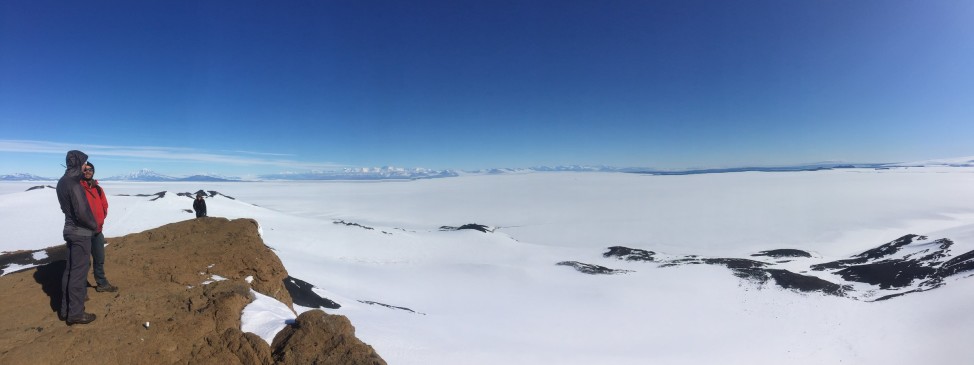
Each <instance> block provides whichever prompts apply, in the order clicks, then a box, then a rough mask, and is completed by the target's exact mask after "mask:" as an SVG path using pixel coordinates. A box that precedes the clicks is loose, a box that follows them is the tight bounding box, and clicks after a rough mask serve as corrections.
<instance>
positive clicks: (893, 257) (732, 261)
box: [560, 234, 974, 300]
mask: <svg viewBox="0 0 974 365" xmlns="http://www.w3.org/2000/svg"><path fill="white" fill-rule="evenodd" d="M953 246H954V242H953V241H951V240H950V239H947V238H941V239H937V240H930V239H929V238H928V237H926V236H920V235H915V234H908V235H904V236H902V237H900V238H897V239H895V240H893V241H890V242H887V243H885V244H882V245H880V246H878V247H876V248H873V249H870V250H866V251H864V252H862V253H859V254H856V255H853V256H851V257H850V258H847V259H841V260H835V261H828V262H823V263H815V264H811V265H809V266H807V267H808V270H811V271H819V272H822V275H817V276H810V275H802V274H799V273H795V272H794V271H790V270H785V269H781V268H778V267H776V266H777V265H778V264H782V263H787V262H790V261H788V260H785V261H776V262H765V261H759V260H752V259H743V258H707V257H700V256H697V255H687V256H682V257H677V258H671V259H660V258H659V257H658V256H659V255H658V254H657V253H655V252H653V251H646V250H640V249H633V248H628V247H619V246H615V247H610V248H609V251H608V252H605V253H603V256H604V257H617V258H618V259H620V260H622V259H625V260H629V261H647V262H654V263H656V264H657V265H658V267H661V268H664V267H673V266H681V265H701V264H704V265H721V266H724V267H727V268H728V269H730V270H731V272H732V273H733V274H734V275H735V276H737V277H739V278H742V279H745V280H748V281H752V282H756V283H759V284H762V285H763V284H765V283H768V282H772V281H773V282H774V284H775V285H778V286H780V287H782V288H785V289H791V290H796V291H800V292H820V293H824V294H828V295H836V296H842V297H847V298H852V299H859V300H887V299H890V298H896V297H899V296H902V295H905V294H909V293H919V292H923V291H927V290H931V289H935V288H938V287H940V286H943V285H945V283H946V282H947V279H948V278H950V277H953V276H956V275H958V274H962V273H970V272H974V251H969V252H966V253H963V254H960V255H955V254H953V253H952V252H951V249H952V247H953ZM762 256H763V257H768V258H781V257H802V258H811V257H812V255H811V254H809V253H808V252H805V251H802V250H795V249H779V250H770V251H762V252H759V253H757V254H753V255H751V257H762ZM561 264H564V265H573V264H572V262H566V263H560V265H561ZM583 265H586V264H579V266H577V267H576V268H577V269H578V270H579V271H583V270H587V271H592V272H591V273H600V272H599V269H598V267H596V268H592V267H586V266H583ZM790 265H794V264H790ZM588 266H592V265H588ZM802 267H804V265H802ZM789 268H790V269H796V267H795V266H789ZM607 270H611V269H607ZM583 272H585V271H583ZM799 272H802V273H804V272H806V271H799ZM828 275H833V276H834V280H832V279H831V277H827V276H828ZM971 276H974V273H972V274H971V275H967V277H971ZM873 298H878V299H873Z"/></svg>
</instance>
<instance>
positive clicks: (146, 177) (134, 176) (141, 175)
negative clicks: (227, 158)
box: [99, 169, 240, 182]
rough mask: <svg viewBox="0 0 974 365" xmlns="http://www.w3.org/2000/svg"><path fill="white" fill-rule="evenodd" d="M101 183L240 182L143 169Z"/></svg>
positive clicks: (235, 179) (201, 175)
mask: <svg viewBox="0 0 974 365" xmlns="http://www.w3.org/2000/svg"><path fill="white" fill-rule="evenodd" d="M99 181H146V182H165V181H199V182H220V181H240V179H239V178H236V177H224V176H219V175H211V174H205V175H204V174H200V175H192V176H187V177H172V176H168V175H163V174H160V173H157V172H155V171H152V170H149V169H142V170H139V171H137V172H134V173H131V174H128V175H116V176H111V177H107V178H104V179H99Z"/></svg>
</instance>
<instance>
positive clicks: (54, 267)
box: [34, 260, 67, 313]
mask: <svg viewBox="0 0 974 365" xmlns="http://www.w3.org/2000/svg"><path fill="white" fill-rule="evenodd" d="M66 265H67V260H57V261H54V262H51V263H49V264H45V265H41V266H38V267H37V271H35V272H34V281H36V282H37V283H38V284H41V290H44V294H47V296H48V297H50V298H51V303H50V304H51V310H52V311H54V312H55V313H57V312H58V311H59V310H60V309H61V295H62V293H61V276H62V275H64V267H65V266H66Z"/></svg>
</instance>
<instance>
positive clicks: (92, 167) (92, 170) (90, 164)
mask: <svg viewBox="0 0 974 365" xmlns="http://www.w3.org/2000/svg"><path fill="white" fill-rule="evenodd" d="M85 165H88V166H91V172H92V173H94V172H95V164H93V163H91V162H85Z"/></svg>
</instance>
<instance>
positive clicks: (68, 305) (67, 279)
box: [57, 150, 98, 325]
mask: <svg viewBox="0 0 974 365" xmlns="http://www.w3.org/2000/svg"><path fill="white" fill-rule="evenodd" d="M87 161H88V155H86V154H85V153H84V152H81V151H76V150H71V151H68V154H67V156H65V157H64V162H65V166H67V167H66V168H65V170H64V176H61V179H60V180H58V182H57V200H58V203H59V204H60V205H61V212H62V213H64V229H63V230H62V231H61V233H62V235H63V236H64V242H65V245H67V246H68V256H67V263H66V264H65V266H64V274H63V275H62V277H61V309H60V310H59V312H58V314H59V315H60V317H61V318H62V319H64V320H65V321H66V322H67V323H68V325H72V324H85V323H91V321H94V320H95V315H94V314H91V313H86V312H85V297H87V296H88V288H87V286H88V267H89V266H90V264H91V237H92V236H93V235H94V232H95V230H97V229H98V223H96V222H95V217H94V215H93V214H92V213H91V207H90V206H89V205H88V199H87V198H85V188H84V187H83V186H81V178H82V176H84V175H83V174H84V173H83V172H82V171H81V168H82V166H84V164H85V162H87Z"/></svg>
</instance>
